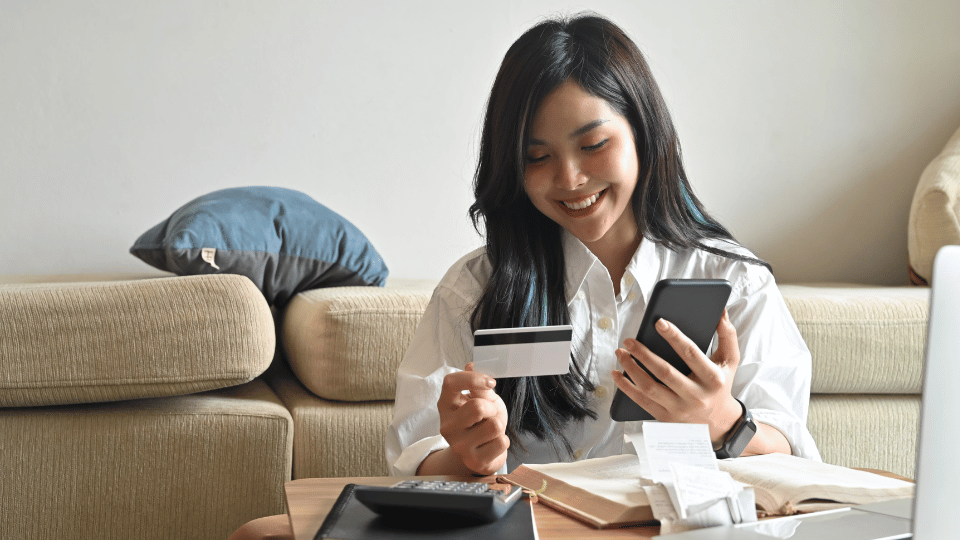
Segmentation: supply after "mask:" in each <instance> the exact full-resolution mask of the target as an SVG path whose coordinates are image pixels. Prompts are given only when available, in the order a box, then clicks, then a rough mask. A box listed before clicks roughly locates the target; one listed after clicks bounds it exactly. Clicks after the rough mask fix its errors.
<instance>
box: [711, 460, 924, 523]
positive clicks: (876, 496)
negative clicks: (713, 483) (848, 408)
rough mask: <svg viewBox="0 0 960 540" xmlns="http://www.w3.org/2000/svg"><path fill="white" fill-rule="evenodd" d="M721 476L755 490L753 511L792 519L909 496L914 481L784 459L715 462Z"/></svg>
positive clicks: (808, 461)
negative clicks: (831, 507) (829, 505)
mask: <svg viewBox="0 0 960 540" xmlns="http://www.w3.org/2000/svg"><path fill="white" fill-rule="evenodd" d="M717 465H719V466H720V470H721V471H727V472H728V473H730V476H732V477H733V479H734V480H736V481H738V482H741V483H744V484H747V485H750V486H753V489H754V494H755V496H756V499H757V510H758V511H759V512H760V513H761V514H764V515H790V514H795V513H797V512H800V511H807V510H818V509H821V508H822V505H821V503H822V502H824V501H829V502H833V503H843V504H844V505H846V506H849V505H854V504H866V503H871V502H877V501H884V500H888V499H902V498H904V497H912V496H913V492H914V484H913V482H906V481H903V480H897V479H895V478H888V477H886V476H881V475H879V474H874V473H870V472H865V471H858V470H856V469H848V468H846V467H840V466H838V465H830V464H827V463H821V462H819V461H811V460H809V459H803V458H798V457H796V456H789V455H786V454H767V455H765V456H750V457H742V458H737V459H722V460H719V461H717Z"/></svg>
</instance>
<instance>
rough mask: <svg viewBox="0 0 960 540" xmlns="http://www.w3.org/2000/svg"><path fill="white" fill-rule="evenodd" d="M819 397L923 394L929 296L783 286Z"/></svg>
mask: <svg viewBox="0 0 960 540" xmlns="http://www.w3.org/2000/svg"><path fill="white" fill-rule="evenodd" d="M780 291H781V292H782V293H783V296H784V300H785V301H786V303H787V307H788V308H789V309H790V313H791V314H792V315H793V318H794V320H795V321H796V323H797V327H798V328H799V329H800V333H801V334H802V335H803V339H804V341H806V343H807V346H808V347H809V348H810V353H811V354H812V355H813V382H812V389H811V392H812V393H814V394H919V393H920V381H921V378H922V376H923V350H924V346H925V342H926V333H927V310H928V304H929V301H930V300H929V298H930V296H929V295H930V290H929V289H927V288H923V287H858V286H830V285H817V286H801V285H782V286H780Z"/></svg>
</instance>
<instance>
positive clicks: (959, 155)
mask: <svg viewBox="0 0 960 540" xmlns="http://www.w3.org/2000/svg"><path fill="white" fill-rule="evenodd" d="M950 244H960V129H957V131H956V132H955V133H954V134H953V136H952V137H950V140H949V141H947V144H946V146H944V148H943V151H942V152H940V154H939V155H938V156H937V157H935V158H934V159H933V161H931V162H930V164H929V165H927V167H926V169H924V171H923V174H921V175H920V181H919V182H918V183H917V189H916V190H915V191H914V194H913V203H912V204H911V205H910V220H909V221H908V224H907V252H908V253H909V256H910V269H911V271H912V275H914V276H916V277H917V278H919V279H918V280H915V281H919V282H920V283H929V282H930V278H931V277H932V276H931V274H932V272H933V258H934V257H935V256H936V254H937V251H939V250H940V248H941V247H943V246H946V245H950Z"/></svg>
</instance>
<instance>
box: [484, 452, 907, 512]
mask: <svg viewBox="0 0 960 540" xmlns="http://www.w3.org/2000/svg"><path fill="white" fill-rule="evenodd" d="M718 464H719V466H720V469H721V470H723V471H727V472H729V473H730V475H731V476H732V477H733V479H734V480H736V481H738V482H741V483H743V484H747V485H749V486H752V487H753V488H754V492H755V495H756V503H757V510H758V512H759V513H760V514H761V515H768V516H770V515H789V514H794V513H797V512H799V511H803V510H813V509H816V508H817V507H815V506H807V504H809V503H812V502H815V503H818V502H822V501H832V502H833V503H843V504H844V505H854V504H865V503H869V502H876V501H883V500H888V499H898V498H903V497H910V496H913V490H914V484H913V483H912V482H906V481H903V480H897V479H893V478H887V477H885V476H881V475H878V474H873V473H869V472H864V471H857V470H854V469H848V468H846V467H840V466H837V465H829V464H826V463H821V462H819V461H812V460H808V459H803V458H798V457H795V456H789V455H785V454H769V455H766V456H752V457H743V458H737V459H728V460H721V461H719V462H718ZM500 479H501V480H502V481H504V482H508V483H511V484H514V485H518V486H521V487H523V488H525V489H528V490H532V491H534V492H536V493H537V495H538V497H539V499H540V501H541V502H542V503H544V504H546V505H547V506H550V507H552V508H554V509H556V510H558V511H560V512H563V513H565V514H567V515H569V516H571V517H574V518H577V519H579V520H581V521H583V522H586V523H588V524H590V525H593V526H594V527H597V528H600V529H605V528H609V527H624V526H627V525H636V524H639V523H645V522H651V521H653V520H654V518H653V511H652V509H651V508H650V502H649V500H648V499H647V496H646V494H645V493H644V491H643V489H642V488H641V469H640V460H639V459H638V458H637V456H635V455H622V456H611V457H605V458H596V459H585V460H582V461H576V462H572V463H551V464H546V465H521V466H519V467H517V468H516V469H514V471H513V472H511V473H510V474H507V475H503V476H501V477H500Z"/></svg>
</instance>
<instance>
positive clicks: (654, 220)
mask: <svg viewBox="0 0 960 540" xmlns="http://www.w3.org/2000/svg"><path fill="white" fill-rule="evenodd" d="M474 195H475V197H476V201H475V202H474V203H473V205H472V206H471V207H470V215H471V218H472V219H473V222H474V225H475V226H476V228H477V229H478V231H481V230H482V233H483V234H484V235H485V240H486V245H485V246H484V247H483V248H481V249H478V250H476V251H474V252H472V253H469V254H467V255H466V256H464V257H463V258H462V259H460V261H458V262H457V263H456V264H454V265H453V267H451V268H450V270H448V272H447V274H446V275H445V276H444V278H443V279H442V280H441V281H440V284H439V285H438V286H437V288H436V289H435V291H434V294H433V297H432V298H431V300H430V303H429V304H428V306H427V308H426V311H425V313H424V315H423V318H422V319H421V322H420V325H419V327H418V329H417V332H416V334H415V336H414V338H413V341H412V343H411V344H410V348H409V349H408V351H407V354H406V356H405V357H404V359H403V361H402V362H401V365H400V367H399V369H398V373H397V390H396V400H395V403H394V417H393V421H392V423H391V425H390V429H389V431H388V432H387V434H386V454H387V462H388V463H389V465H390V469H391V472H392V473H393V474H395V475H403V476H409V475H415V474H418V475H434V474H456V475H469V474H475V475H488V474H493V473H497V472H500V473H505V472H507V471H508V470H513V469H514V468H516V467H517V466H518V465H520V464H522V463H527V464H530V463H545V462H555V461H571V460H579V459H586V458H597V457H606V456H611V455H616V454H621V453H625V452H630V451H632V445H631V444H630V443H629V436H631V435H636V434H638V433H639V432H640V422H617V421H614V420H613V419H612V418H611V416H610V414H609V410H610V406H611V402H612V399H613V396H614V394H615V390H616V389H620V390H621V391H622V392H623V393H624V394H626V395H627V396H629V398H630V399H632V400H634V401H635V402H637V403H638V404H639V405H640V406H641V407H643V409H644V410H646V411H650V412H651V414H653V415H654V416H655V417H656V418H657V419H658V420H661V421H668V422H688V423H702V424H707V425H708V427H709V432H710V435H711V438H712V439H713V443H714V446H715V448H717V449H718V455H720V454H721V453H722V452H724V451H725V449H727V448H729V446H728V445H727V444H726V443H727V442H728V439H729V438H730V436H731V434H733V435H735V436H736V435H737V434H739V433H741V430H738V429H735V428H734V426H737V425H742V424H743V423H744V422H745V421H746V422H749V421H750V420H749V419H750V418H751V417H752V418H753V419H754V420H755V422H756V427H757V430H756V435H755V436H752V437H751V438H749V440H747V439H743V440H740V439H739V437H738V440H737V441H736V442H737V443H738V444H737V445H736V446H735V447H736V448H737V449H739V448H742V447H744V446H745V450H744V452H745V453H748V454H761V453H769V452H784V453H793V454H795V455H798V456H803V457H808V458H813V459H819V453H818V451H817V448H816V445H815V444H814V442H813V439H812V438H811V436H810V434H809V433H808V431H807V429H806V417H807V408H808V402H809V395H810V353H809V351H808V350H807V347H806V345H805V344H804V343H803V340H802V338H801V337H800V333H799V331H798V330H797V327H796V325H795V324H794V322H793V319H792V318H791V316H790V313H789V311H787V308H786V305H785V303H784V301H783V298H782V297H781V296H780V293H779V290H778V289H777V286H776V283H775V281H774V279H773V275H772V274H771V273H770V270H769V267H768V266H767V265H766V264H765V263H764V262H762V261H760V260H758V259H757V258H756V257H755V256H754V255H753V254H752V253H751V252H750V251H748V250H747V249H745V248H743V247H742V246H740V245H739V244H737V243H736V242H735V241H734V239H733V237H732V236H731V235H730V233H729V232H728V231H727V230H726V229H725V228H724V227H723V226H722V225H721V224H720V223H718V222H717V221H716V220H715V219H713V218H712V217H711V216H710V215H709V214H708V213H707V211H706V209H705V208H704V207H703V205H702V204H701V203H700V201H699V200H698V199H697V198H696V196H695V195H694V193H693V190H692V189H691V186H690V184H689V182H688V180H687V175H686V172H685V171H684V167H683V164H682V161H681V152H680V144H679V141H678V138H677V136H676V133H675V130H674V128H673V124H672V122H671V120H670V116H669V114H668V113H667V110H666V107H665V105H664V103H663V99H662V97H661V96H660V92H659V90H658V88H657V84H656V82H655V81H654V80H653V77H652V76H651V74H650V70H649V69H648V67H647V64H646V61H645V60H644V58H643V55H642V54H641V53H640V51H639V49H638V48H637V46H636V45H635V44H634V43H633V41H631V40H630V38H629V37H627V36H626V34H624V33H623V31H622V30H621V29H620V28H618V27H617V26H616V25H614V24H613V23H612V22H610V21H608V20H606V19H604V18H601V17H597V16H593V15H585V16H578V17H573V18H571V19H558V20H548V21H545V22H543V23H540V24H538V25H536V26H535V27H533V28H531V29H530V30H528V31H527V32H526V33H524V34H523V35H522V36H520V38H519V39H518V40H517V41H516V42H515V43H514V44H513V45H512V46H511V47H510V49H509V50H508V51H507V53H506V56H505V57H504V59H503V63H502V64H501V67H500V70H499V72H498V74H497V77H496V80H495V82H494V85H493V89H492V91H491V94H490V98H489V100H488V106H487V112H486V116H485V120H484V126H483V133H482V136H481V146H480V156H479V160H478V165H477V169H476V173H475V176H474ZM664 278H693V279H725V280H727V281H729V282H730V283H731V285H732V293H731V294H730V299H729V301H728V303H727V305H726V312H725V316H724V317H723V318H722V319H721V321H720V323H719V325H718V327H717V335H718V339H717V340H716V341H717V346H716V349H715V350H714V351H713V352H712V353H711V354H710V356H707V355H706V354H703V353H701V352H699V349H698V348H697V347H696V346H694V345H693V344H692V342H691V341H690V340H689V339H688V338H687V337H686V336H684V335H683V334H682V333H681V332H680V331H679V330H678V329H677V328H676V327H675V326H674V325H672V324H668V323H666V322H664V321H662V320H661V321H660V324H657V325H656V327H657V331H658V332H659V333H660V335H661V336H663V337H664V338H665V339H666V341H667V342H669V343H670V345H671V346H672V347H673V348H674V350H676V351H677V353H678V354H679V355H680V356H681V358H682V359H683V360H684V361H685V362H686V364H687V365H688V366H689V367H691V368H692V371H691V375H690V376H689V377H688V376H685V375H682V374H680V373H679V372H678V371H677V370H676V369H675V368H673V367H672V366H671V365H669V364H668V363H667V362H666V361H665V360H663V359H662V358H660V357H658V356H656V355H654V354H652V353H651V352H650V351H649V350H648V349H646V348H645V347H643V346H641V345H640V344H639V343H638V342H637V341H636V340H634V339H633V336H635V335H636V332H637V329H638V328H639V326H640V321H641V319H642V318H643V314H644V311H645V308H646V303H647V300H648V299H649V298H650V295H651V293H652V291H653V289H654V285H655V284H656V283H657V282H658V281H659V280H661V279H664ZM556 325H570V326H571V327H572V329H573V335H572V340H571V344H572V345H571V352H570V358H569V363H568V365H569V369H568V372H567V373H565V374H562V375H544V376H517V377H510V378H500V379H498V380H494V379H493V378H492V377H490V376H488V375H486V374H484V373H481V372H479V371H475V370H474V366H473V363H472V362H471V359H472V356H473V355H472V353H473V344H474V331H476V330H481V329H497V328H518V327H531V326H556ZM633 358H636V359H637V361H639V362H642V363H643V367H645V368H647V370H649V373H652V374H654V375H655V376H656V377H657V378H658V379H659V380H660V381H662V382H663V384H660V383H659V382H656V381H655V380H654V379H653V378H652V377H651V376H650V375H648V371H645V370H644V369H642V368H641V367H640V366H639V365H638V364H637V363H636V362H634V360H633ZM621 369H622V370H623V371H624V372H626V373H627V374H628V375H629V377H630V378H629V379H628V378H627V377H625V376H624V375H623V373H622V372H621V371H620V370H621ZM751 433H752V431H751ZM726 455H727V457H729V454H726Z"/></svg>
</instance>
